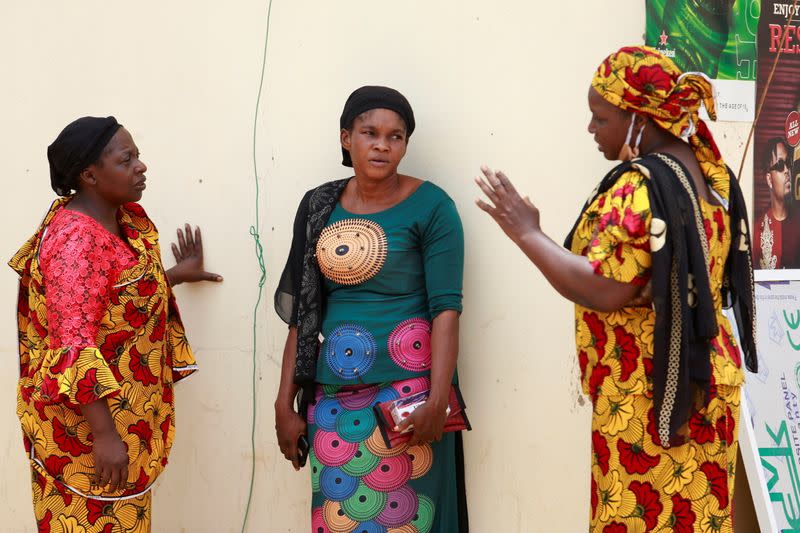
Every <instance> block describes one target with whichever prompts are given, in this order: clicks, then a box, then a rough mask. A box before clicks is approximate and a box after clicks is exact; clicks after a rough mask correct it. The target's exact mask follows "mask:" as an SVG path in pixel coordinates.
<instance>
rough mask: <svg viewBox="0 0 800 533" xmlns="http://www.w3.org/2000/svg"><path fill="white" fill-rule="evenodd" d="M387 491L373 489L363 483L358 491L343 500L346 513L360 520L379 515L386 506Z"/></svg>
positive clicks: (363, 520) (370, 518) (364, 520)
mask: <svg viewBox="0 0 800 533" xmlns="http://www.w3.org/2000/svg"><path fill="white" fill-rule="evenodd" d="M386 499H387V497H386V493H384V492H379V491H377V490H373V489H371V488H369V487H367V486H366V485H364V484H363V483H361V484H360V485H359V486H358V489H357V490H356V492H355V493H354V494H353V495H352V496H350V497H349V498H348V499H346V500H345V501H343V502H342V509H343V510H344V512H345V514H346V515H347V516H348V517H350V518H352V519H353V520H357V521H359V522H366V521H367V520H372V519H373V518H375V517H377V516H378V515H379V514H381V512H382V511H383V508H384V507H385V506H386Z"/></svg>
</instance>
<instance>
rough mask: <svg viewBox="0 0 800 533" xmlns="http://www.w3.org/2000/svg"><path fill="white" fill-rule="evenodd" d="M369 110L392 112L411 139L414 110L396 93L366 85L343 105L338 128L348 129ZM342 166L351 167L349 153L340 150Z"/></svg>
mask: <svg viewBox="0 0 800 533" xmlns="http://www.w3.org/2000/svg"><path fill="white" fill-rule="evenodd" d="M371 109H389V110H391V111H394V112H395V113H397V114H398V115H400V118H402V119H403V122H405V123H406V136H407V137H411V134H412V133H413V132H414V126H415V123H414V110H413V109H411V104H409V103H408V100H406V97H405V96H403V95H402V94H400V93H399V92H398V91H396V90H394V89H392V88H389V87H381V86H378V85H367V86H364V87H361V88H359V89H356V90H355V91H353V94H351V95H350V97H349V98H348V99H347V102H345V103H344V109H343V110H342V116H341V118H339V127H340V128H341V129H343V130H347V129H350V128H351V127H352V126H353V121H354V120H355V119H356V117H357V116H358V115H360V114H361V113H364V112H366V111H369V110H371ZM342 164H343V165H344V166H346V167H352V166H353V160H352V159H350V152H348V151H347V150H345V149H344V148H342Z"/></svg>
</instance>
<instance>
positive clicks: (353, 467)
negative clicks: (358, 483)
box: [342, 442, 381, 477]
mask: <svg viewBox="0 0 800 533" xmlns="http://www.w3.org/2000/svg"><path fill="white" fill-rule="evenodd" d="M380 460H381V458H380V457H378V456H377V455H375V454H373V453H372V452H371V451H369V449H367V445H366V444H364V443H363V442H362V443H361V444H359V445H358V450H356V453H355V455H353V458H352V459H350V460H349V461H348V462H347V463H345V464H344V465H342V471H344V473H345V474H350V475H351V476H356V477H363V476H365V475H367V474H369V473H370V472H372V471H373V470H374V469H375V467H376V466H378V463H379V462H380Z"/></svg>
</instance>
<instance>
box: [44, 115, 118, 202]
mask: <svg viewBox="0 0 800 533" xmlns="http://www.w3.org/2000/svg"><path fill="white" fill-rule="evenodd" d="M121 127H122V125H121V124H120V123H118V122H117V119H115V118H114V117H106V118H101V117H82V118H79V119H78V120H75V121H74V122H71V123H69V124H68V125H67V127H66V128H64V129H63V130H62V131H61V133H59V134H58V137H56V140H55V141H53V144H51V145H50V146H48V147H47V160H48V161H49V162H50V186H51V187H53V190H54V191H55V192H56V194H57V195H59V196H66V195H68V194H70V192H72V191H73V190H76V189H77V186H78V175H79V174H80V173H81V171H82V170H83V169H85V168H86V167H88V166H89V165H91V164H92V163H94V162H95V161H97V159H98V158H99V157H100V154H101V153H103V149H104V148H105V147H106V145H107V144H108V142H109V141H110V140H111V138H112V137H113V136H114V134H115V133H117V130H118V129H120V128H121Z"/></svg>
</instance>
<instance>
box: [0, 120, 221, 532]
mask: <svg viewBox="0 0 800 533" xmlns="http://www.w3.org/2000/svg"><path fill="white" fill-rule="evenodd" d="M48 159H49V161H50V175H51V184H52V186H53V190H54V191H55V192H56V194H58V195H59V197H60V198H58V199H57V200H56V201H55V202H53V204H52V206H51V207H50V209H49V211H48V212H47V214H46V216H45V218H44V221H43V222H42V224H41V226H40V227H39V229H38V230H37V231H36V233H35V234H34V235H33V237H31V238H30V239H29V240H28V242H26V243H25V244H24V245H23V246H22V248H21V249H20V250H19V251H18V252H17V253H16V255H15V256H14V258H13V259H12V260H11V262H10V266H11V267H12V268H13V269H14V270H15V271H16V272H17V273H18V274H19V275H20V285H19V302H18V309H17V319H18V326H19V352H20V379H19V386H18V389H17V415H18V416H19V419H20V421H21V423H22V432H23V440H24V444H25V451H26V454H27V455H28V458H29V460H30V467H31V476H32V477H31V479H32V487H33V506H34V513H35V516H36V522H37V528H38V531H39V532H40V533H51V532H52V533H62V532H69V533H100V532H102V533H122V532H131V533H146V532H149V531H150V519H151V514H150V513H151V505H150V498H151V496H150V488H151V487H152V484H153V482H154V481H155V479H156V477H157V476H158V475H159V474H160V473H161V471H162V470H163V469H164V467H165V466H166V464H167V458H168V455H169V451H170V448H171V446H172V441H173V438H174V432H175V416H174V402H173V392H172V386H173V384H174V383H176V382H177V381H179V380H181V379H183V378H184V377H186V376H188V375H189V374H191V373H192V372H194V371H195V370H196V369H197V366H196V365H195V361H194V357H193V355H192V351H191V349H190V348H189V345H188V343H187V341H186V336H185V334H184V331H183V325H182V323H181V319H180V316H179V315H178V309H177V307H176V305H175V299H174V297H173V295H172V290H171V288H170V287H171V286H172V285H176V284H178V283H181V282H190V281H200V280H212V281H221V279H222V278H221V277H220V276H218V275H216V274H211V273H208V272H205V271H204V270H203V253H202V244H201V241H200V233H199V230H197V232H196V233H195V234H194V235H192V232H191V230H190V228H189V226H188V225H187V227H186V235H185V237H184V235H183V232H181V231H180V230H178V240H179V243H180V247H178V246H176V245H173V252H174V253H175V256H176V260H177V262H178V264H177V265H176V266H175V267H173V268H172V269H170V270H169V271H166V272H165V271H164V268H163V267H162V264H161V253H160V249H159V244H158V232H157V230H156V228H155V226H154V225H153V223H152V221H151V220H150V219H149V218H148V217H147V214H145V212H144V209H142V207H141V206H140V205H139V204H137V203H135V202H136V201H138V200H139V199H140V198H141V196H142V191H143V190H144V188H145V175H144V173H145V171H146V170H147V167H146V166H145V165H144V163H143V162H142V161H141V160H140V159H139V150H138V148H137V147H136V145H135V144H134V142H133V139H132V138H131V136H130V134H129V133H128V132H127V131H126V130H125V129H124V128H122V126H120V125H119V124H118V123H117V121H116V120H115V119H114V118H113V117H107V118H96V117H84V118H81V119H78V120H76V121H74V122H72V123H71V124H69V125H68V126H67V127H66V128H65V129H64V130H63V131H62V132H61V134H60V135H59V136H58V138H57V139H56V140H55V142H54V143H53V144H52V145H51V146H50V147H49V148H48Z"/></svg>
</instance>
